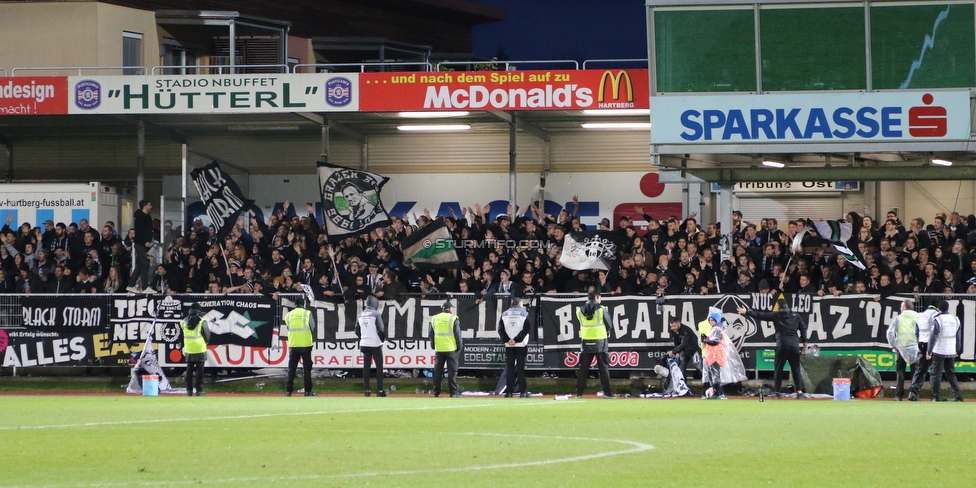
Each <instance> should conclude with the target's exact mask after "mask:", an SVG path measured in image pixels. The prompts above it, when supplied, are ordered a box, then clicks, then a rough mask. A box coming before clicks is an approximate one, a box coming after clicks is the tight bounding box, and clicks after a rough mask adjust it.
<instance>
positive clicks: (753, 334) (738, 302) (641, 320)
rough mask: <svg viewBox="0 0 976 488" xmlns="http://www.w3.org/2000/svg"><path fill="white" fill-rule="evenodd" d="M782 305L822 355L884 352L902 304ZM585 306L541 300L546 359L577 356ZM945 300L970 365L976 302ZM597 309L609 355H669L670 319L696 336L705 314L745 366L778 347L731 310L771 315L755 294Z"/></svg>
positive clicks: (820, 301)
mask: <svg viewBox="0 0 976 488" xmlns="http://www.w3.org/2000/svg"><path fill="white" fill-rule="evenodd" d="M786 298H787V300H788V301H789V302H790V303H791V306H792V307H794V308H795V309H796V310H797V311H800V312H801V313H804V314H808V315H807V317H808V327H807V336H808V340H809V342H810V343H811V344H818V345H820V347H826V348H854V349H866V348H880V349H888V342H887V339H886V337H885V333H886V332H887V330H888V325H889V324H890V323H891V321H892V319H893V318H894V317H895V316H896V315H897V314H898V310H899V307H900V305H901V302H900V301H899V300H897V299H896V298H889V299H885V300H881V301H875V296H874V295H846V296H841V297H819V296H813V295H802V294H796V295H787V296H786ZM585 301H586V300H585V298H555V297H542V298H541V299H540V308H541V310H540V317H541V318H542V328H543V336H544V338H545V341H544V342H545V349H546V352H547V353H548V352H550V351H566V352H572V351H578V350H579V344H580V338H579V323H578V321H577V320H576V310H577V309H578V308H580V307H581V306H582V305H583V304H584V303H585ZM948 301H949V306H950V312H951V313H954V314H955V315H956V316H958V317H959V318H960V320H961V322H962V325H963V353H962V355H961V356H960V359H961V360H964V361H972V360H973V355H974V347H976V344H974V341H976V300H973V298H972V297H966V298H964V299H958V298H953V299H950V300H948ZM602 304H603V306H605V307H607V309H608V311H609V312H610V316H611V320H612V322H613V324H612V325H613V327H612V331H611V333H610V337H609V343H610V349H611V351H646V350H649V349H653V348H670V347H672V346H673V338H672V334H671V330H670V329H669V328H668V323H669V322H670V319H671V318H672V317H677V318H679V319H680V320H681V323H682V325H684V326H686V327H691V328H692V329H694V330H697V324H698V322H700V321H702V320H704V319H705V317H706V316H707V314H708V308H709V307H717V308H719V309H720V310H722V316H723V317H724V318H725V320H726V321H728V323H729V328H728V332H729V336H730V337H731V338H732V342H733V343H734V344H735V345H736V347H737V348H739V351H740V353H741V354H743V358H744V359H745V360H747V361H746V362H747V367H750V368H751V367H753V365H754V364H755V359H756V350H757V349H765V348H772V347H775V345H776V338H775V332H776V331H775V329H774V327H773V324H772V323H771V322H768V321H764V320H756V319H753V318H752V317H749V316H746V315H741V314H739V313H738V311H737V310H736V309H737V308H738V307H739V306H746V307H749V308H754V309H757V310H772V306H773V300H772V297H771V296H769V295H765V294H761V293H753V294H750V295H724V296H702V297H695V296H675V297H668V298H667V299H665V301H664V303H661V304H658V303H657V302H656V300H655V299H654V297H632V296H629V297H606V298H605V299H604V300H603V302H602Z"/></svg>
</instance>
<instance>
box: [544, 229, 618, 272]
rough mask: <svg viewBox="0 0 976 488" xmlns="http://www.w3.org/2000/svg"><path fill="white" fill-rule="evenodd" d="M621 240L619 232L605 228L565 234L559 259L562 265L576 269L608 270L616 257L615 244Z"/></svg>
mask: <svg viewBox="0 0 976 488" xmlns="http://www.w3.org/2000/svg"><path fill="white" fill-rule="evenodd" d="M621 241H622V236H621V235H620V234H619V233H616V232H613V231H606V230H604V231H598V230H597V231H594V230H591V231H585V232H577V233H575V234H566V239H565V243H564V244H563V253H562V254H561V255H560V256H559V261H560V262H562V265H563V266H565V267H567V268H569V269H575V270H578V271H582V270H589V269H602V270H607V271H609V270H610V265H611V264H613V262H614V261H616V259H617V246H619V245H620V242H621Z"/></svg>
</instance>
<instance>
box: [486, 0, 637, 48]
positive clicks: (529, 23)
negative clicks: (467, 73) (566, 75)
mask: <svg viewBox="0 0 976 488" xmlns="http://www.w3.org/2000/svg"><path fill="white" fill-rule="evenodd" d="M475 1H476V2H477V3H481V4H485V5H491V6H494V7H501V8H504V9H505V10H506V11H508V20H505V21H503V22H496V23H492V24H485V25H481V26H476V27H475V28H474V40H473V50H474V53H475V55H477V56H479V57H482V58H485V59H490V58H491V57H493V56H495V55H496V54H497V53H498V50H499V48H501V49H503V50H504V52H505V54H506V55H507V56H508V59H509V60H515V61H518V60H522V61H526V60H543V59H575V60H577V61H583V60H586V59H611V58H612V59H630V58H640V59H644V58H647V26H646V20H645V17H646V14H645V7H644V0H600V1H594V0H475Z"/></svg>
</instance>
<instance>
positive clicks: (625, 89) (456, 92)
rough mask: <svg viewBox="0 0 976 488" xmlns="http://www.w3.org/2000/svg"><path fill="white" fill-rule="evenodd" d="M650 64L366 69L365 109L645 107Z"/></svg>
mask: <svg viewBox="0 0 976 488" xmlns="http://www.w3.org/2000/svg"><path fill="white" fill-rule="evenodd" d="M648 84H649V82H648V75H647V70H646V69H617V68H614V69H584V70H525V71H444V72H417V73H404V72H389V73H362V74H361V76H360V77H359V110H360V111H363V112H391V111H425V110H430V111H437V110H585V109H634V108H636V109H646V108H648V107H649V106H650V96H649V88H648Z"/></svg>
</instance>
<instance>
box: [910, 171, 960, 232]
mask: <svg viewBox="0 0 976 488" xmlns="http://www.w3.org/2000/svg"><path fill="white" fill-rule="evenodd" d="M904 185H905V191H904V196H905V213H904V214H903V216H904V217H907V218H904V217H903V218H902V220H904V221H908V220H910V219H912V218H915V217H922V218H923V219H925V222H926V223H931V222H932V218H933V217H935V214H936V213H937V212H944V213H946V214H949V213H950V212H953V211H956V212H959V213H961V214H963V215H969V214H974V213H976V183H974V182H972V181H906V182H905V183H904Z"/></svg>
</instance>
